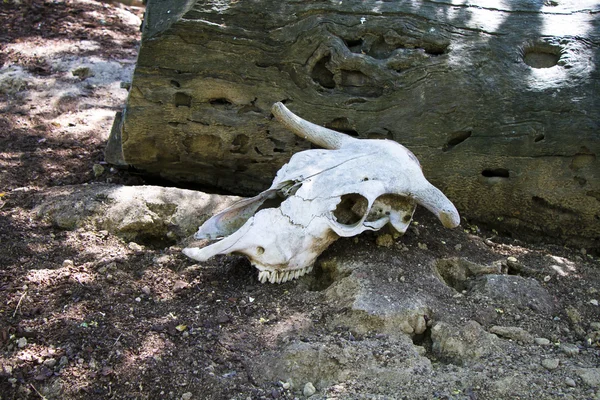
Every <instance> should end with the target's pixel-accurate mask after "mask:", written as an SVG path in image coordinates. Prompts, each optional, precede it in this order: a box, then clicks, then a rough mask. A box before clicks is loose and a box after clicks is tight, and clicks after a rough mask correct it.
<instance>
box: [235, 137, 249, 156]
mask: <svg viewBox="0 0 600 400" xmlns="http://www.w3.org/2000/svg"><path fill="white" fill-rule="evenodd" d="M248 142H250V138H249V137H248V136H246V135H237V136H236V137H235V139H233V142H232V143H231V152H232V153H238V154H245V153H247V152H248V147H249V146H248Z"/></svg>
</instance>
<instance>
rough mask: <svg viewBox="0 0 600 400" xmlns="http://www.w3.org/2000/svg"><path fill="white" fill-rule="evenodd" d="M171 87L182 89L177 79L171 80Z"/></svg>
mask: <svg viewBox="0 0 600 400" xmlns="http://www.w3.org/2000/svg"><path fill="white" fill-rule="evenodd" d="M171 86H173V87H181V84H180V83H179V82H177V81H176V80H175V79H172V80H171Z"/></svg>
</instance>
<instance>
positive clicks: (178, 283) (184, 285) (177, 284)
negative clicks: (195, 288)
mask: <svg viewBox="0 0 600 400" xmlns="http://www.w3.org/2000/svg"><path fill="white" fill-rule="evenodd" d="M189 286H190V284H189V283H187V282H185V281H181V280H180V281H176V282H175V284H174V285H173V291H174V292H180V291H182V290H184V289H187V288H188V287H189Z"/></svg>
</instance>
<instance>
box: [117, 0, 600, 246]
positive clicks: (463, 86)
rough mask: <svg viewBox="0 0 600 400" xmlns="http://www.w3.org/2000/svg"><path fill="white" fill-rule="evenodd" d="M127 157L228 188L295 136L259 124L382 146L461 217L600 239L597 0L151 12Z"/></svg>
mask: <svg viewBox="0 0 600 400" xmlns="http://www.w3.org/2000/svg"><path fill="white" fill-rule="evenodd" d="M147 15H148V17H147V19H146V23H145V27H144V38H143V41H142V46H141V50H140V55H139V59H138V65H137V67H136V71H135V76H134V80H133V83H132V89H131V92H130V96H129V100H128V103H127V107H126V111H125V114H124V118H123V123H122V125H121V127H120V133H121V135H122V137H121V143H122V151H123V157H124V159H125V162H126V163H128V164H131V165H134V166H136V167H138V168H140V169H144V170H146V171H148V172H150V173H153V174H158V175H161V176H163V177H165V178H168V179H171V180H174V181H187V182H196V183H199V184H202V185H208V186H212V187H216V188H219V189H224V190H227V191H230V192H233V193H236V194H243V195H249V194H255V193H258V192H259V191H260V190H264V189H265V188H266V187H268V186H269V184H270V182H271V181H272V179H273V177H274V175H275V173H276V171H277V170H278V169H279V168H280V167H281V166H282V165H283V164H284V163H286V162H287V161H288V160H289V158H290V157H291V155H292V154H293V153H295V152H298V151H301V150H304V149H307V148H309V147H310V144H309V143H308V142H305V141H303V140H302V139H300V138H297V137H295V136H294V135H293V134H292V133H291V132H288V131H287V130H285V129H284V128H283V127H282V126H281V125H280V124H279V123H278V122H277V121H276V120H275V119H273V117H272V115H271V113H270V107H271V105H272V104H273V103H275V102H277V101H282V102H284V103H285V104H286V106H287V107H289V108H290V109H291V110H292V111H293V112H294V113H296V114H298V115H300V116H301V117H303V118H305V119H307V120H309V121H311V122H314V123H316V124H319V125H322V126H326V127H329V128H331V129H335V130H338V131H341V132H345V133H348V134H350V135H352V136H354V137H359V138H386V139H392V140H396V141H398V142H400V143H402V144H403V145H405V146H406V147H408V148H409V149H410V150H412V151H413V152H414V153H415V154H416V155H417V157H418V158H419V160H420V161H421V163H422V165H423V169H424V171H425V175H426V176H427V178H428V179H429V180H430V181H431V182H432V183H433V184H434V185H436V186H437V187H439V188H440V189H442V191H444V193H446V194H447V195H448V197H449V198H450V199H451V200H452V201H453V202H454V203H455V204H456V205H457V207H458V208H459V210H460V211H461V214H463V215H465V216H466V217H467V218H472V219H475V220H479V221H483V222H488V223H493V224H499V225H500V226H502V227H505V228H507V229H516V228H524V229H526V230H529V231H530V232H543V233H546V234H549V235H553V236H556V237H569V238H570V239H571V240H576V239H582V240H584V241H587V242H588V243H590V241H591V243H592V244H595V245H597V244H598V241H599V240H600V239H599V238H600V161H599V160H598V157H600V133H599V130H600V101H599V98H600V83H599V82H600V72H599V69H598V60H599V56H600V48H599V46H600V26H599V25H600V6H599V5H598V4H597V2H594V1H561V2H557V3H553V2H544V1H533V2H532V1H520V2H519V1H515V2H507V1H483V0H481V1H472V2H469V4H462V2H457V1H411V2H398V1H311V2H306V1H281V0H279V1H273V0H260V1H224V0H221V1H217V0H213V1H197V2H194V1H187V2H178V1H160V2H159V1H156V2H150V3H149V5H148V10H147Z"/></svg>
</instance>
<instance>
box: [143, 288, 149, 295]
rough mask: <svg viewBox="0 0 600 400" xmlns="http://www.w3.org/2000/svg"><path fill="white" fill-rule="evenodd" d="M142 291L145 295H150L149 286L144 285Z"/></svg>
mask: <svg viewBox="0 0 600 400" xmlns="http://www.w3.org/2000/svg"><path fill="white" fill-rule="evenodd" d="M142 293H144V294H145V295H146V296H149V295H150V288H149V287H148V286H144V287H143V288H142Z"/></svg>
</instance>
